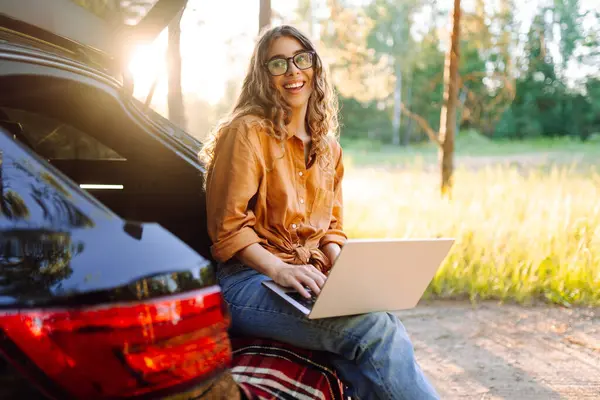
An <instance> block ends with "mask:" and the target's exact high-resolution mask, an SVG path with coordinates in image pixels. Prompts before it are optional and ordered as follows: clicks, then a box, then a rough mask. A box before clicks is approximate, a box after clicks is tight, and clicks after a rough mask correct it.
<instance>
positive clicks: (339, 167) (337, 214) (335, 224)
mask: <svg viewBox="0 0 600 400" xmlns="http://www.w3.org/2000/svg"><path fill="white" fill-rule="evenodd" d="M334 151H335V159H336V164H335V179H334V188H333V190H334V193H333V211H332V214H331V221H330V223H329V229H328V230H327V233H326V234H325V235H324V236H323V238H321V242H320V243H319V245H320V246H321V247H323V246H325V245H326V244H328V243H336V244H338V245H339V246H340V247H342V246H343V245H344V243H346V240H347V239H348V237H347V236H346V234H345V233H344V230H343V213H344V201H343V196H342V180H343V178H344V162H343V154H342V148H341V147H340V145H339V144H337V143H335V146H334Z"/></svg>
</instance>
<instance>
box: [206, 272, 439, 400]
mask: <svg viewBox="0 0 600 400" xmlns="http://www.w3.org/2000/svg"><path fill="white" fill-rule="evenodd" d="M217 277H218V279H219V283H220V285H221V287H222V290H223V295H224V297H225V300H226V301H227V303H228V304H229V309H230V311H231V316H232V327H231V329H232V333H234V334H239V335H247V336H255V337H262V338H268V339H273V340H278V341H281V342H285V343H289V344H291V345H293V346H297V347H300V348H305V349H310V350H317V351H327V352H330V353H333V354H332V363H333V366H334V368H335V369H336V370H337V371H338V373H339V374H340V376H341V378H342V380H343V381H344V382H345V383H346V384H348V385H350V386H351V389H352V392H353V396H355V397H357V398H359V399H417V400H427V399H438V398H439V397H438V395H437V393H436V392H435V389H434V388H433V387H432V386H431V384H430V383H429V382H428V381H427V378H425V376H424V375H423V372H422V371H421V369H420V368H419V366H418V365H417V362H416V360H415V356H414V352H413V346H412V344H411V342H410V339H409V337H408V334H407V332H406V330H405V329H404V326H403V325H402V323H401V322H400V321H399V320H398V318H397V317H396V316H394V315H392V314H389V313H383V312H382V313H371V314H363V315H358V316H349V317H336V318H324V319H317V320H309V319H308V318H306V317H305V316H304V315H303V314H302V313H300V312H299V311H298V310H296V309H295V308H294V307H293V306H291V305H289V304H288V303H287V302H286V301H285V300H283V299H281V298H279V297H278V296H277V295H276V294H274V293H272V292H271V291H270V290H268V289H267V288H265V287H264V286H263V285H261V282H262V281H263V280H265V279H268V277H266V276H265V275H262V274H260V273H258V272H257V271H255V270H254V269H251V268H249V267H246V266H243V265H240V264H225V265H220V266H219V267H218V268H217Z"/></svg>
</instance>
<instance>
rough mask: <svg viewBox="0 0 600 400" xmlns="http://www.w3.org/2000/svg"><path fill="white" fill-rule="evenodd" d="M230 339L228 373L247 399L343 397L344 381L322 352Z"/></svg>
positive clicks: (336, 398) (258, 341) (321, 398)
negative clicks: (230, 355) (230, 365)
mask: <svg viewBox="0 0 600 400" xmlns="http://www.w3.org/2000/svg"><path fill="white" fill-rule="evenodd" d="M231 342H232V346H233V364H232V368H231V373H232V375H233V379H235V381H236V382H237V383H238V384H239V385H240V387H241V388H242V391H243V392H244V394H245V395H246V397H247V398H248V399H250V400H255V399H291V400H295V399H301V400H313V399H320V400H329V399H335V400H341V399H343V398H344V384H343V383H342V381H340V380H339V378H338V377H337V374H336V373H335V371H334V370H333V368H332V367H331V365H330V363H329V361H328V358H327V355H326V354H325V353H319V352H315V351H309V350H303V349H298V348H296V347H293V346H290V345H287V344H284V343H279V342H274V341H271V340H263V339H257V338H232V340H231Z"/></svg>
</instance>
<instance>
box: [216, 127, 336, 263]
mask: <svg viewBox="0 0 600 400" xmlns="http://www.w3.org/2000/svg"><path fill="white" fill-rule="evenodd" d="M328 141H329V146H330V150H331V154H332V155H333V157H332V162H329V163H325V164H323V163H321V162H318V161H316V160H315V157H313V156H311V157H310V158H309V162H308V165H307V164H306V163H305V157H304V143H303V142H302V141H301V140H300V139H299V138H297V137H296V136H294V135H291V134H290V135H289V136H288V138H287V140H285V141H284V142H283V143H281V142H280V141H278V140H277V139H275V138H273V137H271V136H270V135H268V134H267V133H266V132H265V130H264V129H263V128H261V126H260V119H259V118H258V117H253V116H246V117H242V118H239V119H238V120H237V121H234V122H233V124H232V125H231V126H230V127H229V128H228V129H227V131H225V132H223V133H222V135H221V137H220V138H219V141H218V143H217V146H216V148H215V158H214V160H213V165H212V168H211V170H210V172H209V174H208V176H207V178H206V179H207V181H206V203H207V216H208V233H209V235H210V238H211V240H212V242H213V245H212V248H211V251H212V254H213V257H214V258H215V259H216V260H217V261H220V262H225V261H227V260H229V259H231V258H232V257H234V256H235V254H236V253H238V252H239V251H240V250H243V249H244V248H245V247H247V246H249V245H251V244H253V243H260V244H261V245H262V246H263V247H265V248H266V249H267V250H268V251H270V252H271V253H273V254H275V255H276V256H278V257H279V258H281V259H282V260H283V261H284V262H286V263H290V264H309V263H310V264H312V265H314V266H315V267H317V268H319V269H321V270H322V271H326V270H327V269H329V268H330V267H331V265H330V262H329V260H328V259H327V257H326V256H325V255H324V253H323V252H322V251H321V248H322V247H323V246H324V245H326V244H327V243H331V242H333V243H337V244H339V245H340V246H342V245H343V244H344V242H345V241H346V239H347V237H346V235H345V234H344V232H343V230H342V188H341V186H342V177H343V174H344V167H343V163H342V149H341V147H340V145H339V143H338V142H337V141H336V140H333V139H329V138H328ZM327 164H328V165H327Z"/></svg>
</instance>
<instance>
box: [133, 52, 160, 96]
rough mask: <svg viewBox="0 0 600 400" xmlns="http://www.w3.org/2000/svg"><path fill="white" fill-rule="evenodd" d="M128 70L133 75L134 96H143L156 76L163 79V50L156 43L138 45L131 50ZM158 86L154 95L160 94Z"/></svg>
mask: <svg viewBox="0 0 600 400" xmlns="http://www.w3.org/2000/svg"><path fill="white" fill-rule="evenodd" d="M129 71H130V72H131V74H132V75H133V78H134V83H135V96H136V97H139V96H143V97H145V96H146V95H147V94H148V92H149V91H150V88H151V86H152V84H153V83H154V81H155V80H156V79H157V78H158V79H159V81H161V80H163V76H164V75H165V74H166V62H165V56H164V52H162V51H160V48H159V46H157V44H156V43H152V44H144V45H138V46H137V47H136V49H135V50H134V51H133V54H132V56H131V61H130V63H129ZM159 88H160V86H158V87H157V90H156V91H155V94H154V95H155V96H157V95H160V94H159V93H158V92H159Z"/></svg>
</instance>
